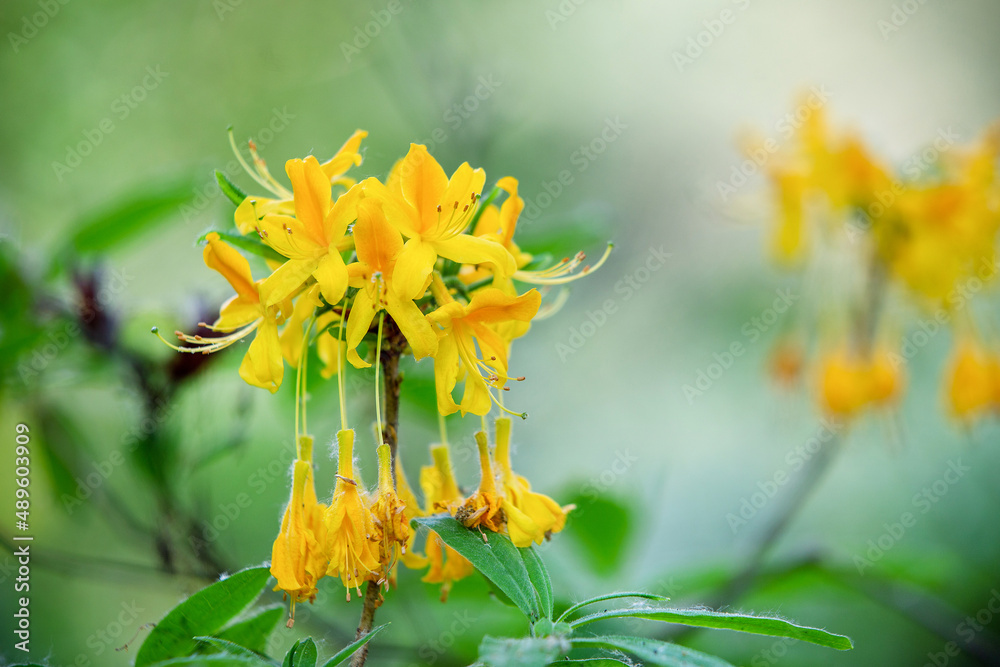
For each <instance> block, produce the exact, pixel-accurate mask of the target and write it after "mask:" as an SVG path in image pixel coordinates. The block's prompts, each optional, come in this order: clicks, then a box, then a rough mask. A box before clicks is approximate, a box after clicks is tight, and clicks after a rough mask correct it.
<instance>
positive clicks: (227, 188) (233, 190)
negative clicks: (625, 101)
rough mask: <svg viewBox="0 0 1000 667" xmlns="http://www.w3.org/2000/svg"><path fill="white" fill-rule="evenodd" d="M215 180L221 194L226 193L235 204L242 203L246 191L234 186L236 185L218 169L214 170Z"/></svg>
mask: <svg viewBox="0 0 1000 667" xmlns="http://www.w3.org/2000/svg"><path fill="white" fill-rule="evenodd" d="M215 180H216V182H218V184H219V189H220V190H222V194H224V195H226V197H228V198H229V201H231V202H233V203H234V204H236V205H237V206H239V205H240V204H242V203H243V200H244V199H246V198H247V196H246V193H245V192H243V191H242V190H240V189H239V188H238V187H236V185H234V184H233V182H232V181H231V180H229V177H228V176H226V175H225V174H223V173H222V172H221V171H219V170H218V169H216V170H215ZM251 203H252V202H251Z"/></svg>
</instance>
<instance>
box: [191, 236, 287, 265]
mask: <svg viewBox="0 0 1000 667" xmlns="http://www.w3.org/2000/svg"><path fill="white" fill-rule="evenodd" d="M213 232H214V233H216V234H218V235H219V238H221V239H222V240H223V241H225V242H226V243H228V244H229V245H232V246H235V247H237V248H239V249H240V250H245V251H247V252H248V253H250V254H252V255H257V256H258V257H263V258H264V259H273V260H274V261H276V262H285V261H287V259H288V258H287V257H283V256H281V255H280V254H278V252H277V251H275V250H274V248H272V247H271V246H269V245H267V244H265V243H264V242H262V241H261V240H260V239H258V238H256V236H255V235H254V234H248V235H246V236H243V235H241V234H234V233H232V232H224V231H220V230H218V229H210V230H208V231H207V232H205V233H204V234H202V235H201V236H199V237H198V241H197V242H198V243H204V242H205V239H206V238H207V237H208V235H209V234H211V233H213Z"/></svg>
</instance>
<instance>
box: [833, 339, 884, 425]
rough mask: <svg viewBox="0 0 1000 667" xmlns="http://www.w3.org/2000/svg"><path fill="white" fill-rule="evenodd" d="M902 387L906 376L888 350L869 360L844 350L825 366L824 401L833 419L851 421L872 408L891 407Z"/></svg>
mask: <svg viewBox="0 0 1000 667" xmlns="http://www.w3.org/2000/svg"><path fill="white" fill-rule="evenodd" d="M902 383H903V377H902V373H901V371H900V369H899V368H898V365H897V364H896V363H895V362H894V361H893V359H892V357H891V355H890V354H889V353H888V352H887V351H886V350H882V349H880V350H877V351H875V352H874V353H872V355H871V356H870V358H869V359H865V358H863V357H861V356H859V355H857V354H854V353H851V352H849V351H848V350H847V349H846V348H842V349H840V350H838V351H836V352H834V353H833V354H830V355H828V356H827V358H826V359H825V360H824V362H823V365H822V369H821V375H820V401H821V403H822V405H823V408H824V409H825V410H826V412H827V413H829V414H830V415H833V416H836V417H851V416H853V415H855V414H857V413H858V412H860V411H861V410H862V409H863V408H865V407H866V406H868V405H869V404H872V405H886V404H888V403H889V402H891V401H892V400H893V399H895V398H896V397H897V396H898V395H899V393H900V391H901V389H902Z"/></svg>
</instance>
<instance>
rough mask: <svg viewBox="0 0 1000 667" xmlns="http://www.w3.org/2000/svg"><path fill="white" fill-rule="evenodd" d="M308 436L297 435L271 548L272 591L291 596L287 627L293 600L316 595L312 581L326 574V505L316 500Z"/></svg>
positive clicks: (293, 607) (293, 616) (310, 442)
mask: <svg viewBox="0 0 1000 667" xmlns="http://www.w3.org/2000/svg"><path fill="white" fill-rule="evenodd" d="M312 445H313V441H312V438H311V437H309V436H300V438H299V446H300V457H301V458H299V459H296V460H295V462H294V463H293V465H292V471H293V472H292V496H291V499H290V500H289V501H288V506H287V507H286V508H285V514H284V517H283V518H282V520H281V532H279V533H278V537H277V539H275V540H274V546H273V547H272V550H271V575H272V576H273V577H274V578H275V579H277V580H278V585H277V586H275V588H274V590H283V591H285V593H286V594H287V595H288V596H289V598H291V618H290V619H289V621H288V624H289V627H291V625H292V623H293V622H294V618H295V603H296V602H302V601H304V600H309V601H310V602H312V601H313V600H314V599H315V598H316V582H317V581H318V580H319V579H320V578H321V577H322V576H323V575H324V574H325V573H326V565H327V558H326V556H325V554H324V553H323V550H322V548H321V546H322V544H323V542H324V541H325V540H324V534H323V531H324V526H323V515H324V513H325V511H326V506H324V505H323V504H321V503H320V502H319V501H318V500H317V499H316V489H315V486H314V484H313V471H312V460H311V459H312Z"/></svg>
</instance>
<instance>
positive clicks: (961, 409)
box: [945, 338, 1000, 419]
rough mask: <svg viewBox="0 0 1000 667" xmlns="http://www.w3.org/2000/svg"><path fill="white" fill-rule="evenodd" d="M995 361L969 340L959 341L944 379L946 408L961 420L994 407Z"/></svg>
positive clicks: (995, 385) (995, 395) (995, 405)
mask: <svg viewBox="0 0 1000 667" xmlns="http://www.w3.org/2000/svg"><path fill="white" fill-rule="evenodd" d="M996 369H997V366H996V362H995V361H994V360H992V359H991V358H990V355H989V354H988V353H987V352H986V351H985V350H983V349H982V347H981V346H980V345H979V344H978V343H976V342H975V341H974V340H972V339H971V338H966V339H965V340H962V341H961V342H959V344H958V345H957V347H956V349H955V353H954V355H953V358H952V360H951V365H950V369H949V371H948V376H947V380H946V383H945V385H946V394H947V401H948V406H949V407H950V408H951V411H952V413H953V414H954V415H955V416H956V417H958V418H960V419H971V418H973V417H977V416H979V415H981V414H982V413H984V412H986V411H988V410H989V409H990V408H997V407H998V405H997V393H996V391H997V386H998V385H997V381H998V379H1000V378H998V376H997V375H996Z"/></svg>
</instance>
